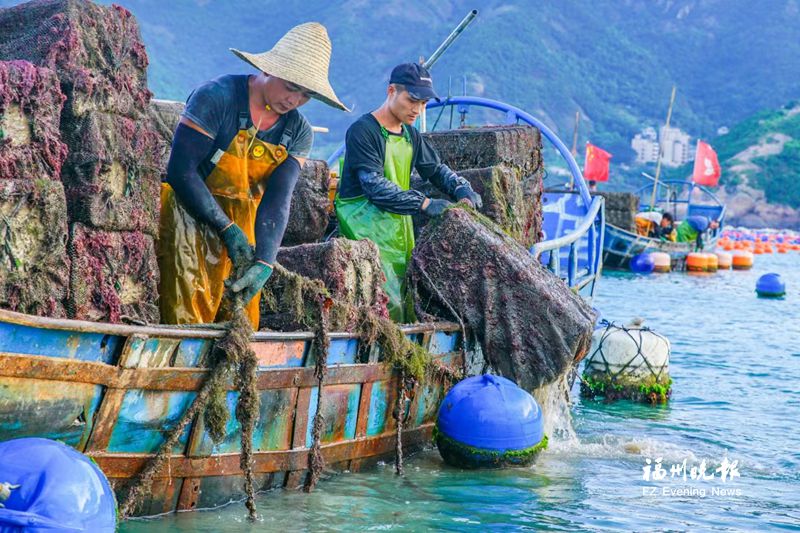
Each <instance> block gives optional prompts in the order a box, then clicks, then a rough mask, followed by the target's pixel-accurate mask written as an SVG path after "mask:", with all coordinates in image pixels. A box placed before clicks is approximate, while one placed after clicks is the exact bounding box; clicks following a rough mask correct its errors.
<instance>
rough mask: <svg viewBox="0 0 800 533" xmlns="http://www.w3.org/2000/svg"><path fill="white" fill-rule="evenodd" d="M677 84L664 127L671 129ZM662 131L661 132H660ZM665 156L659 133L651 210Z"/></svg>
mask: <svg viewBox="0 0 800 533" xmlns="http://www.w3.org/2000/svg"><path fill="white" fill-rule="evenodd" d="M675 89H676V87H675V85H673V86H672V96H670V98H669V111H667V122H666V125H665V126H664V129H665V130H666V129H669V121H670V119H671V118H672V105H673V104H674V103H675ZM659 133H660V132H659ZM662 157H664V138H663V136H662V135H660V134H659V139H658V160H657V161H656V175H655V179H654V180H653V194H651V195H650V211H655V209H656V191H657V190H658V176H659V175H660V174H661V158H662Z"/></svg>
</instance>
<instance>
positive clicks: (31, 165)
mask: <svg viewBox="0 0 800 533" xmlns="http://www.w3.org/2000/svg"><path fill="white" fill-rule="evenodd" d="M63 103H64V95H63V94H62V92H61V89H60V84H59V81H58V78H57V77H56V75H55V73H54V72H53V71H51V70H49V69H46V68H40V67H36V66H34V65H32V64H31V63H29V62H27V61H0V307H2V308H4V309H10V310H12V311H18V312H21V313H27V314H34V315H43V316H52V317H59V318H62V317H64V316H66V312H65V303H66V297H67V291H68V282H69V277H68V273H69V260H68V258H67V256H66V253H65V250H66V242H67V216H66V214H67V206H66V200H65V197H64V187H63V186H62V184H61V182H60V179H61V168H62V165H63V164H64V160H65V158H66V155H67V148H66V146H65V145H64V144H63V143H62V142H61V135H60V132H59V118H60V115H61V108H62V105H63Z"/></svg>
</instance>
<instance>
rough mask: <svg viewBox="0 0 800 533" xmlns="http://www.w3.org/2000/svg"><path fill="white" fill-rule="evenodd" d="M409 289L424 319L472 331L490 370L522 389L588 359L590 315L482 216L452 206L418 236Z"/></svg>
mask: <svg viewBox="0 0 800 533" xmlns="http://www.w3.org/2000/svg"><path fill="white" fill-rule="evenodd" d="M409 283H410V286H411V287H412V288H413V290H414V291H415V295H416V302H417V306H418V313H421V316H425V315H430V314H432V315H436V316H449V317H451V318H452V319H453V320H457V321H459V322H462V323H463V324H465V325H466V326H467V327H469V328H470V329H471V330H473V331H474V332H475V333H476V334H477V336H478V339H479V341H480V343H481V347H482V349H483V354H484V356H485V357H486V358H487V361H488V362H489V363H490V364H491V365H492V367H493V368H494V370H495V371H496V372H497V373H499V374H500V375H502V376H505V377H507V378H509V379H511V380H513V381H515V382H516V383H517V384H518V385H519V386H520V387H522V388H523V389H526V390H529V391H530V390H533V389H535V388H537V387H539V386H541V385H543V384H546V383H550V382H552V381H554V380H555V379H556V378H558V377H559V376H561V375H562V374H563V373H565V372H566V371H567V370H568V369H569V368H570V367H571V366H572V365H573V364H574V363H576V362H577V361H580V359H581V358H582V357H583V356H584V355H585V354H586V351H587V350H588V348H589V344H590V342H591V333H592V325H593V323H594V312H593V311H592V309H591V308H590V307H589V306H588V305H587V304H586V303H585V302H584V301H583V299H582V298H581V297H580V296H578V295H577V294H575V293H574V292H573V291H571V290H570V289H569V287H567V286H566V285H565V284H564V282H563V281H562V280H561V279H559V278H558V277H557V276H555V275H554V274H553V273H552V272H550V271H548V270H547V269H546V268H544V267H543V266H542V265H541V264H540V263H539V262H538V261H536V260H535V259H534V258H533V257H532V256H531V255H530V254H529V253H528V251H527V250H526V249H525V248H523V247H522V246H520V245H519V244H518V243H517V242H516V241H514V240H513V239H512V238H511V237H509V236H508V235H507V234H506V233H505V232H503V230H502V229H500V228H499V227H497V225H495V224H494V223H492V222H491V221H490V220H488V219H486V218H485V217H483V216H481V215H479V214H477V213H474V212H471V211H469V210H466V209H460V208H451V209H448V210H447V211H446V212H445V213H444V215H442V216H441V217H439V218H438V219H436V220H434V221H433V222H432V223H430V224H428V226H427V227H426V228H425V229H424V230H423V232H422V235H421V236H420V239H419V241H418V242H417V246H416V247H415V248H414V252H413V254H412V258H411V266H410V279H409Z"/></svg>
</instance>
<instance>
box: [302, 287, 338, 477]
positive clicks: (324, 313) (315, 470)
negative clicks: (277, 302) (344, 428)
mask: <svg viewBox="0 0 800 533" xmlns="http://www.w3.org/2000/svg"><path fill="white" fill-rule="evenodd" d="M317 299H318V302H317V305H318V307H317V309H318V313H319V316H318V324H317V325H316V328H315V331H314V333H315V335H314V344H315V346H316V348H317V352H316V356H317V361H316V364H315V365H314V375H315V376H316V378H317V408H316V413H315V414H314V425H313V427H312V429H311V437H312V439H313V442H312V444H311V449H310V450H309V451H308V474H307V475H306V480H305V483H304V484H303V491H305V492H311V491H312V490H314V487H316V486H317V482H318V481H319V478H320V475H322V470H323V468H325V458H324V457H323V456H322V448H321V444H320V439H321V438H322V425H323V423H324V418H323V415H322V384H323V381H324V380H325V374H326V373H327V371H328V351H329V349H330V345H331V341H330V337H329V336H328V321H329V317H330V314H329V311H330V307H331V305H332V302H333V301H332V300H331V299H330V298H327V297H324V296H322V295H318V296H317Z"/></svg>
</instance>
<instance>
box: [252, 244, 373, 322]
mask: <svg viewBox="0 0 800 533" xmlns="http://www.w3.org/2000/svg"><path fill="white" fill-rule="evenodd" d="M277 262H278V264H280V265H281V266H282V267H284V268H285V269H286V271H287V272H292V273H294V274H298V275H299V277H294V276H288V275H278V276H273V277H272V278H270V280H269V282H268V283H267V285H266V287H265V288H264V291H263V294H262V299H261V323H260V325H259V328H260V329H272V330H277V331H297V330H300V329H308V328H310V327H313V320H312V317H313V316H315V313H316V307H315V306H316V303H315V302H316V300H315V299H314V298H312V299H311V301H312V307H309V303H308V301H307V299H308V295H309V294H321V293H322V291H323V289H324V291H326V294H327V295H328V296H330V297H331V299H332V301H333V302H334V303H333V305H332V307H331V310H330V327H331V329H332V330H335V331H353V330H354V329H355V327H356V325H357V324H358V323H359V322H360V321H361V320H362V319H363V314H362V313H360V312H359V310H361V309H363V308H368V309H369V310H371V311H372V312H373V313H374V314H375V315H377V316H379V317H384V318H389V312H388V310H387V308H386V304H387V302H388V297H387V296H386V293H385V292H384V291H383V283H384V279H385V278H384V276H383V270H381V263H380V256H379V253H378V248H377V246H376V245H375V244H374V243H373V242H372V241H369V240H361V241H351V240H347V239H331V240H330V241H327V242H324V243H315V244H302V245H300V246H293V247H290V248H281V249H280V250H279V251H278V258H277ZM304 278H305V279H308V280H315V281H316V282H317V283H315V284H311V285H309V284H308V283H307V282H305V281H303V279H304Z"/></svg>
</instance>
